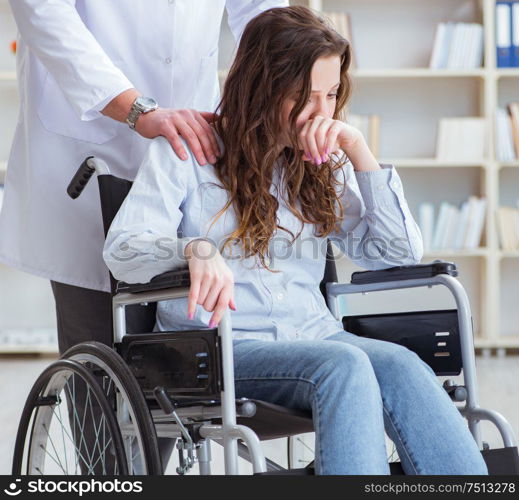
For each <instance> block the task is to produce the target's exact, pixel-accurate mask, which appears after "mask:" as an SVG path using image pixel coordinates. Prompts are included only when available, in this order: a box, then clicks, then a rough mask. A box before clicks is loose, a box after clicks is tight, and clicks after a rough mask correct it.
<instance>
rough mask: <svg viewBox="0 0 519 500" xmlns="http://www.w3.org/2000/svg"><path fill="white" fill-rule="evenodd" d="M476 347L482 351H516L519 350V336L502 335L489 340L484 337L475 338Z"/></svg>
mask: <svg viewBox="0 0 519 500" xmlns="http://www.w3.org/2000/svg"><path fill="white" fill-rule="evenodd" d="M474 346H475V347H476V348H480V349H485V348H486V349H492V348H497V349H507V348H511V349H516V348H519V336H517V335H502V336H500V337H499V338H496V339H487V338H483V337H475V338H474Z"/></svg>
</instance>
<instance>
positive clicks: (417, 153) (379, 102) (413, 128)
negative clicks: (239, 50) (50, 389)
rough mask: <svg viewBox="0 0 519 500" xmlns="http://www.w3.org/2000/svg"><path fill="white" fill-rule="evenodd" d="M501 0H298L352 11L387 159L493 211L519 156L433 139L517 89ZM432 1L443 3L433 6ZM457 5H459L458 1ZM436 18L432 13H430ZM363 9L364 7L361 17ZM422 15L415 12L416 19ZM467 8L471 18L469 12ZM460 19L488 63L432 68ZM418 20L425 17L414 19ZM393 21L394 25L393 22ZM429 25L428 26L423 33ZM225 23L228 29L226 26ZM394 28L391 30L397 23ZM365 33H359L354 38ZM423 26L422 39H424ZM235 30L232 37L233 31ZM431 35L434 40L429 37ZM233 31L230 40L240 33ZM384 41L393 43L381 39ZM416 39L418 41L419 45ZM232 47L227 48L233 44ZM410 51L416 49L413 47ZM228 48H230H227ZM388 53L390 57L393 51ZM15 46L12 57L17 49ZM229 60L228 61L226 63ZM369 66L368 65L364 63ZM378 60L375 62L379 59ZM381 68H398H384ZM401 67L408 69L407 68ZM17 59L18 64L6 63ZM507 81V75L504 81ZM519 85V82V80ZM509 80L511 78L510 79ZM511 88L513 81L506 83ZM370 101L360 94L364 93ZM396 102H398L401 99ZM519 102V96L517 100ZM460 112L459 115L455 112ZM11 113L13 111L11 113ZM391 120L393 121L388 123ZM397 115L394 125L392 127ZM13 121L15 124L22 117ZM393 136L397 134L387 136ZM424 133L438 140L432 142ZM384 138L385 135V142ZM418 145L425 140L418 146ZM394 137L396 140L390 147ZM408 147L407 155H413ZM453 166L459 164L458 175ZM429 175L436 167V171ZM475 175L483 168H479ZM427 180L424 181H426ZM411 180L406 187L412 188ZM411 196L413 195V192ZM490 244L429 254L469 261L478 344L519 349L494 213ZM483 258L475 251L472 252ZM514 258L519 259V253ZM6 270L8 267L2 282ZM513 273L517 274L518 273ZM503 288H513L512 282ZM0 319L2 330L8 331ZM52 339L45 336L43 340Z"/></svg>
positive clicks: (506, 255)
mask: <svg viewBox="0 0 519 500" xmlns="http://www.w3.org/2000/svg"><path fill="white" fill-rule="evenodd" d="M495 1H496V0H466V1H464V2H463V6H462V7H463V8H458V7H460V6H459V5H457V4H458V2H450V1H449V0H441V1H438V2H429V1H427V0H420V1H415V0H413V1H412V2H409V6H410V7H411V4H412V8H410V9H409V13H408V12H407V9H406V11H405V12H394V5H393V6H392V5H391V4H392V2H391V1H390V0H385V1H383V2H382V1H380V0H378V1H377V2H376V7H377V9H369V8H366V6H365V0H350V1H348V2H341V1H340V0H333V1H332V0H296V1H295V2H293V3H302V4H305V3H306V4H307V5H310V6H311V7H312V8H314V9H316V10H324V11H332V10H341V9H342V10H344V11H348V12H350V13H351V14H352V23H353V32H354V40H353V42H354V43H355V42H357V43H358V44H359V48H361V49H362V50H357V51H356V55H357V56H359V54H360V60H359V57H357V62H358V63H359V64H360V66H361V67H358V68H355V69H353V70H352V72H351V76H352V78H353V79H354V81H355V80H356V81H357V85H356V87H357V89H356V90H355V89H354V94H353V101H354V107H355V105H356V102H359V104H358V105H357V107H358V109H359V110H360V112H363V113H365V114H369V113H377V114H379V115H380V116H381V117H382V125H383V126H382V129H381V130H382V134H383V135H382V136H381V139H382V140H381V151H382V153H383V154H384V155H385V156H386V158H384V157H380V158H379V162H380V163H390V164H393V165H395V166H396V167H397V168H401V169H409V171H407V172H405V174H406V175H408V177H409V178H410V179H411V178H412V179H414V180H415V181H417V182H415V185H414V186H413V187H416V186H417V185H418V187H417V188H416V193H414V194H415V196H418V197H419V199H423V200H426V199H428V198H430V201H435V202H438V201H441V200H442V199H443V198H444V197H445V198H447V196H443V195H442V193H441V192H437V193H433V192H432V191H431V189H429V188H428V186H427V184H426V179H428V178H430V177H431V176H430V175H429V176H428V175H427V174H426V172H425V171H416V170H413V169H418V168H443V169H444V170H442V172H445V173H446V174H448V175H449V176H451V177H450V179H454V180H460V179H463V182H464V184H463V186H469V188H468V189H470V190H471V191H473V190H477V189H479V186H481V192H475V194H478V195H481V196H486V198H487V200H488V210H489V211H490V212H489V214H490V215H491V214H492V213H495V210H496V208H497V207H498V206H499V189H500V183H502V182H503V179H502V175H501V176H500V169H502V168H509V167H511V168H517V167H519V160H516V161H513V162H499V161H497V160H496V159H494V158H490V159H482V160H478V161H464V162H446V161H441V160H438V159H437V158H434V157H430V158H429V157H427V156H429V155H430V156H434V149H433V148H432V147H428V145H429V146H432V144H434V139H430V138H433V137H434V134H435V133H436V122H437V120H438V119H439V117H442V116H481V117H485V118H487V120H488V121H489V123H490V124H491V126H492V127H494V114H495V110H496V108H497V106H498V104H499V102H500V97H505V98H508V97H511V94H512V93H511V92H508V94H510V95H507V93H506V91H505V94H502V95H500V88H499V81H500V80H501V79H510V80H509V81H507V82H506V83H507V84H508V86H510V87H513V86H514V85H515V83H516V82H515V80H513V79H514V78H519V68H496V67H495V46H494V26H495V16H494V8H495ZM436 3H437V5H438V7H436ZM432 4H435V6H434V7H432ZM454 4H456V5H454ZM426 11H427V12H428V13H432V14H433V18H430V17H426V15H427V12H426ZM357 14H358V15H357ZM413 16H414V17H413ZM465 16H467V17H465ZM440 18H441V20H442V21H449V20H452V21H460V22H464V21H466V22H481V23H482V24H483V26H484V29H485V48H484V52H485V53H484V60H485V66H484V67H481V68H475V69H468V70H451V69H430V68H428V67H420V66H426V65H427V61H426V60H425V59H426V56H425V54H426V51H427V50H432V41H433V36H434V28H435V26H436V23H437V22H440ZM415 21H416V22H415ZM388 26H391V28H390V29H389V28H388ZM423 28H425V31H427V33H425V31H423ZM224 29H226V28H225V27H224ZM391 30H392V31H393V32H394V34H395V36H394V37H388V38H386V35H387V33H388V31H391ZM355 34H357V36H355ZM422 34H423V37H422V38H419V37H420V36H421V35H422ZM228 35H229V37H231V38H232V35H231V34H230V32H228ZM429 37H430V41H428V39H429ZM231 38H229V40H231ZM380 40H384V43H385V44H387V45H385V46H384V47H380ZM233 44H234V39H233V38H232V40H231V41H230V42H229V43H228V44H227V46H226V53H227V52H229V54H230V52H231V50H230V49H231V48H232V47H233ZM410 44H412V45H410ZM227 49H228V50H227ZM407 49H409V50H407ZM221 53H222V55H225V54H224V53H223V51H221ZM386 55H388V56H389V57H386ZM8 56H10V54H8V55H7V56H4V57H8ZM228 60H229V58H228V59H227V60H225V63H223V62H222V64H225V65H227V64H228ZM363 66H364V67H363ZM370 66H371V67H370ZM382 66H392V67H390V68H385V67H382ZM399 66H401V67H399ZM4 67H10V66H4ZM227 73H228V69H221V70H220V71H219V72H218V74H219V77H220V80H221V81H223V80H224V79H225V77H226V75H227ZM2 82H16V72H15V71H0V84H1V83H2ZM501 83H503V82H502V81H501ZM517 83H518V84H519V82H517ZM501 86H503V85H501ZM504 86H505V87H506V86H507V85H504ZM11 88H12V85H11V83H6V84H4V85H0V92H2V91H4V92H5V91H6V89H11ZM359 94H360V96H361V100H359V101H355V99H356V96H357V95H359ZM395 100H396V102H395ZM511 100H512V99H511ZM515 100H517V98H515ZM451 112H452V115H450V113H451ZM4 119H5V118H4ZM389 122H390V123H389ZM388 123H389V127H388V128H386V129H384V127H387V126H388ZM13 125H14V124H13ZM489 136H491V137H490V139H489V142H490V144H489V151H492V150H493V141H494V137H493V136H494V134H493V133H492V134H489ZM388 137H389V139H388ZM424 138H426V139H427V141H429V142H428V143H427V142H426V141H425V140H424ZM384 140H385V141H386V142H384ZM409 144H412V145H414V144H416V147H415V148H409V147H408V145H409ZM388 145H391V146H392V147H388ZM406 155H407V157H406ZM471 167H472V168H478V167H479V168H481V169H482V171H481V175H479V174H480V172H479V171H478V172H473V171H471V170H461V171H460V170H459V168H469V169H470V168H471ZM5 169H6V163H5V162H0V182H2V177H3V176H5ZM447 169H452V172H454V173H451V172H449V171H447ZM427 173H429V172H427ZM472 174H474V175H472ZM422 178H423V182H422ZM406 188H407V186H406ZM407 196H408V198H409V194H408V195H407ZM484 231H485V239H484V241H485V242H486V246H485V247H482V248H476V249H470V250H464V249H462V250H454V249H444V250H431V251H428V252H427V253H425V254H424V260H425V261H430V260H433V259H436V258H445V259H452V260H455V261H458V259H459V261H460V262H459V267H460V269H461V271H462V272H461V273H460V276H461V279H462V280H464V281H463V283H464V286H466V289H467V291H468V292H469V293H470V300H471V305H472V307H473V311H474V312H475V313H476V314H477V315H478V316H479V318H477V319H479V325H478V327H477V330H478V332H481V334H482V335H481V337H477V338H476V339H475V345H476V347H479V348H487V347H488V348H493V347H495V348H506V347H519V334H518V335H517V336H505V335H502V334H500V332H504V331H507V330H508V332H509V333H510V330H512V332H515V331H516V330H514V328H508V329H507V328H502V327H500V322H501V323H503V322H507V323H508V325H510V326H511V325H513V321H512V322H511V318H513V314H512V311H510V312H508V311H506V312H507V319H503V318H502V314H501V313H500V304H501V302H500V300H501V299H500V294H501V295H503V296H505V297H506V295H508V294H509V293H510V292H509V288H508V285H505V284H504V283H505V282H506V276H503V275H502V271H501V268H502V267H503V265H502V264H500V262H501V259H516V258H519V250H517V251H512V252H510V251H508V252H503V251H501V250H500V249H499V242H498V238H497V231H496V221H495V217H492V216H489V217H487V221H486V225H485V228H484ZM471 257H476V258H475V259H470V258H471ZM507 264H510V265H513V266H514V269H515V266H516V265H517V266H519V261H517V262H516V261H513V262H508V263H507ZM3 272H5V268H2V266H1V265H0V280H1V279H2V273H3ZM509 281H511V280H510V279H509ZM503 287H504V288H503ZM1 326H2V325H1V321H0V329H1ZM43 340H45V339H43ZM56 351H57V347H56V346H41V345H40V346H38V345H36V346H35V345H7V346H1V345H0V352H45V353H50V352H52V353H55V352H56Z"/></svg>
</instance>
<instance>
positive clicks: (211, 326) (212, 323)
mask: <svg viewBox="0 0 519 500" xmlns="http://www.w3.org/2000/svg"><path fill="white" fill-rule="evenodd" d="M215 326H216V323H215V322H214V321H212V320H211V321H210V322H209V328H214V327H215Z"/></svg>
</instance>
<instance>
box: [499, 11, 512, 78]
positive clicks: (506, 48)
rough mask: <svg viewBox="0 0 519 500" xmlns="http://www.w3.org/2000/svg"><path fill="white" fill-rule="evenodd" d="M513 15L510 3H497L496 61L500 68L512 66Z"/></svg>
mask: <svg viewBox="0 0 519 500" xmlns="http://www.w3.org/2000/svg"><path fill="white" fill-rule="evenodd" d="M511 31H512V14H511V6H510V3H509V2H502V1H497V2H496V61H497V67H498V68H509V67H511V66H512V38H511Z"/></svg>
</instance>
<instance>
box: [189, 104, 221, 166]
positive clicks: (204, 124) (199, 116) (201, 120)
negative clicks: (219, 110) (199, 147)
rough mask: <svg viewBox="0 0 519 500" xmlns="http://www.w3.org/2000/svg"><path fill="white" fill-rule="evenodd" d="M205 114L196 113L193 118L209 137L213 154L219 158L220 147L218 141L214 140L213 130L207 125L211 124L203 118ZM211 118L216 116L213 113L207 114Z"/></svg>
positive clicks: (214, 133)
mask: <svg viewBox="0 0 519 500" xmlns="http://www.w3.org/2000/svg"><path fill="white" fill-rule="evenodd" d="M204 114H206V113H205V112H198V111H197V112H196V113H195V118H196V119H197V120H198V122H199V123H200V125H201V126H202V128H203V129H204V130H205V131H206V132H207V135H208V136H209V140H210V141H211V145H212V146H213V154H214V155H215V156H217V157H219V156H221V151H220V146H219V145H218V141H217V140H216V132H215V130H214V129H213V128H212V127H211V125H209V123H211V122H210V121H208V120H207V118H206V117H205V116H204ZM209 114H211V115H213V116H216V115H215V114H214V113H209Z"/></svg>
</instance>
